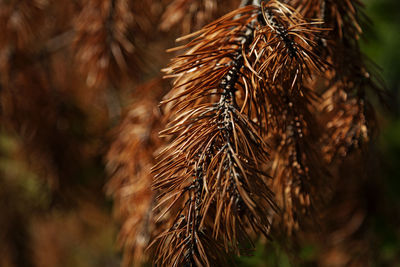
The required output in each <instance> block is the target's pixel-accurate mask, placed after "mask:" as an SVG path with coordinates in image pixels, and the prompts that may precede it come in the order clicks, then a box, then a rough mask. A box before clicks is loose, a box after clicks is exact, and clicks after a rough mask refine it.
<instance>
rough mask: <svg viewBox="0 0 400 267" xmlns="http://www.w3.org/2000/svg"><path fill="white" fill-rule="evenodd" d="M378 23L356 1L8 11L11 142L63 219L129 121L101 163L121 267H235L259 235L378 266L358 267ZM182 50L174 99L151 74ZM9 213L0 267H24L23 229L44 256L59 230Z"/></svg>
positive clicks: (6, 7)
mask: <svg viewBox="0 0 400 267" xmlns="http://www.w3.org/2000/svg"><path fill="white" fill-rule="evenodd" d="M232 10H233V11H232ZM228 11H231V12H229V13H227V12H228ZM226 13H227V14H226ZM224 14H226V15H224ZM221 15H223V16H222V17H220V16H221ZM217 17H220V18H218V19H216V18H217ZM71 18H74V19H71ZM206 23H209V24H207V25H206V26H204V24H206ZM367 23H368V19H367V18H366V17H365V16H364V14H363V13H362V4H361V2H360V1H358V0H354V1H352V0H338V1H332V0H293V1H285V0H282V1H278V0H271V1H258V0H253V1H251V0H243V1H223V0H220V1H211V0H174V1H153V0H152V1H150V0H149V1H128V0H89V1H46V0H34V1H26V0H22V1H14V0H11V1H0V31H1V33H2V34H1V35H0V99H1V123H2V129H1V132H0V133H3V131H4V133H7V134H12V135H15V136H17V137H18V141H19V142H20V145H21V152H20V153H21V155H22V156H21V158H22V160H21V161H23V162H25V163H27V165H28V166H29V168H31V169H32V170H34V172H35V174H38V175H37V176H35V179H36V180H38V181H40V183H41V184H44V185H46V186H47V187H48V189H49V192H50V195H51V196H50V198H51V202H52V203H55V204H54V205H57V204H59V203H60V202H63V201H59V200H60V199H63V200H64V201H65V200H67V201H71V203H75V204H76V205H83V204H82V203H84V205H89V204H87V203H89V202H90V203H91V202H94V201H95V200H93V199H96V196H97V198H98V195H97V194H99V192H100V191H101V189H100V188H101V187H102V186H103V185H102V184H101V182H98V181H101V178H102V172H101V171H100V172H101V173H100V174H99V172H96V171H94V172H92V168H98V169H101V170H102V169H103V167H104V166H103V165H102V163H101V160H100V158H101V157H102V156H103V154H104V151H105V150H106V147H107V146H108V144H107V143H108V136H107V134H105V133H107V132H108V130H109V129H110V128H111V126H112V124H114V123H115V122H116V121H115V120H117V119H118V118H119V115H120V114H119V113H120V110H122V107H123V106H124V105H125V104H126V103H127V102H129V103H130V104H129V105H128V106H127V107H126V108H124V109H123V110H126V111H125V114H124V115H123V116H122V120H121V122H120V123H118V126H117V127H115V129H114V130H113V132H112V133H113V134H112V138H113V141H112V143H111V145H110V147H109V149H108V152H107V153H106V156H105V158H106V169H107V172H108V174H109V176H110V181H109V182H108V183H107V185H106V191H107V193H108V194H109V195H111V196H112V197H113V199H114V201H115V203H114V211H115V215H116V218H117V219H118V220H119V221H120V222H121V230H120V233H119V237H118V243H119V245H120V246H121V247H123V250H124V259H123V263H122V264H123V265H124V266H130V265H132V264H134V265H140V264H142V263H144V262H146V261H148V260H152V261H153V262H154V264H156V265H160V266H224V265H227V264H229V263H230V261H231V259H232V257H233V256H234V255H242V254H247V252H248V248H250V250H251V249H252V248H253V247H254V245H253V243H254V242H255V241H257V239H258V238H259V237H260V234H261V235H262V236H263V238H266V239H268V238H271V237H272V238H273V237H275V236H277V235H278V233H284V235H286V236H289V237H290V242H288V243H291V242H293V243H295V242H297V241H298V240H301V238H307V237H308V238H316V237H315V233H310V232H311V231H313V230H315V229H316V228H317V225H318V229H320V231H321V233H323V234H324V236H325V238H324V240H323V243H324V244H321V247H322V248H323V253H322V254H321V255H322V256H321V258H320V259H319V262H320V264H326V261H327V259H328V260H330V259H331V258H330V256H329V255H340V257H339V258H340V259H341V261H338V262H339V263H338V265H340V264H343V265H346V264H352V263H353V264H367V262H368V261H367V260H365V261H363V259H364V258H363V257H355V255H357V254H359V255H366V254H368V252H366V251H367V250H368V249H369V248H368V246H367V245H365V246H364V245H363V248H366V250H358V249H356V248H355V247H356V245H357V244H364V242H368V238H367V237H365V232H363V229H362V226H363V225H364V224H365V223H366V220H367V219H366V215H365V214H366V208H365V206H364V204H365V203H363V202H362V201H360V199H361V198H362V194H363V192H362V190H361V189H360V188H359V186H364V183H363V181H362V180H361V179H359V178H357V176H358V175H360V176H362V174H360V173H362V171H361V170H362V168H363V167H362V166H364V164H366V162H367V161H366V160H365V159H366V155H367V154H368V149H369V146H370V144H371V142H372V141H373V139H374V136H375V128H376V122H375V116H374V109H373V107H372V105H371V104H370V103H369V100H368V97H367V95H368V92H369V91H372V92H374V93H376V94H377V95H378V96H379V97H381V96H382V95H383V94H382V90H381V86H380V83H379V79H378V77H377V76H376V75H375V74H374V71H372V70H371V68H370V66H368V64H367V63H368V60H367V59H366V58H365V56H364V55H363V54H362V52H361V51H360V48H359V44H358V39H359V38H360V36H361V34H362V29H363V28H364V27H365V26H366V25H368V24H367ZM192 31H194V32H193V33H190V34H188V33H189V32H192ZM167 32H168V33H167ZM176 32H180V33H182V32H183V33H185V34H187V35H186V36H184V37H181V38H178V40H177V41H178V42H185V43H183V44H182V45H180V46H178V47H176V48H173V49H170V50H169V52H174V53H175V58H174V59H172V61H171V63H170V64H169V65H168V66H167V67H166V68H165V69H164V73H165V78H171V79H172V87H171V89H170V90H169V91H168V90H166V87H169V86H167V84H166V82H164V81H162V80H161V78H160V77H159V73H158V72H157V73H151V70H150V69H151V68H149V67H151V65H153V66H156V65H158V64H164V63H165V62H163V63H160V62H162V61H163V60H164V57H165V56H164V55H163V54H161V53H158V51H159V50H161V49H164V47H166V46H168V45H170V43H171V40H170V39H171V38H170V37H171V36H173V34H174V33H176ZM164 61H165V60H164ZM157 68H158V67H157ZM132 92H133V93H132ZM163 96H164V98H163ZM125 99H132V101H130V100H129V101H126V100H125ZM160 100H162V101H161V105H160V107H159V106H158V104H159V102H160ZM159 133H160V134H159ZM355 165H359V168H360V169H361V170H354V172H349V169H351V166H355ZM84 166H85V167H87V169H90V170H86V169H85V171H87V173H89V174H86V173H83V171H82V169H84ZM0 175H1V177H0V178H2V177H5V178H7V177H13V176H12V175H9V173H7V172H5V173H2V171H1V170H0ZM87 176H90V177H95V179H96V181H97V183H96V182H93V180H90V179H89V182H88V181H87V180H86V179H87ZM349 177H351V178H352V181H350V179H349ZM86 182H87V183H89V184H90V186H92V187H90V189H87V190H85V189H82V186H81V185H82V184H85V183H86ZM0 184H1V185H2V188H3V185H4V188H5V189H4V190H3V189H2V190H0V200H1V199H8V198H10V199H11V200H13V201H14V200H15V202H16V203H18V201H17V198H15V196H14V195H15V194H16V193H14V192H18V190H17V189H14V184H13V183H12V182H10V179H8V180H7V179H4V180H0ZM93 184H94V185H93ZM8 188H9V189H10V192H8V190H7V189H8ZM75 192H77V193H75ZM353 195H356V196H357V197H353ZM3 206H4V207H2V209H4V213H5V214H6V216H10V218H11V219H10V220H4V219H0V223H1V225H2V226H4V229H16V230H15V231H18V232H20V233H21V236H22V237H20V236H18V235H13V234H7V235H4V236H5V239H7V240H6V241H4V240H0V251H5V253H8V254H10V257H8V258H4V260H3V261H4V262H6V263H7V264H8V262H12V261H14V262H16V263H15V264H16V265H18V262H17V261H18V258H17V257H16V255H17V254H16V251H19V250H21V255H23V259H22V260H26V262H27V263H30V262H31V261H32V256H31V255H30V252H29V249H28V247H27V245H26V244H25V243H24V242H26V243H27V244H28V242H29V240H30V235H29V233H28V232H27V231H25V230H24V229H22V228H23V224H21V221H22V220H26V221H27V222H35V225H36V227H37V229H39V230H40V232H43V235H44V236H45V237H43V240H41V237H40V234H38V235H36V236H34V239H35V241H34V242H37V243H38V244H39V245H38V246H42V245H43V246H49V244H52V243H51V242H49V240H47V239H46V238H48V239H50V238H52V237H54V236H55V235H57V233H56V232H57V230H54V229H53V228H52V227H56V228H57V227H58V226H57V225H59V224H60V222H59V221H58V220H57V219H54V218H52V219H49V220H48V221H47V219H46V218H45V219H43V221H40V220H34V219H33V217H34V216H35V215H34V214H35V213H37V212H38V211H37V210H32V211H31V212H32V214H30V213H29V212H27V211H26V210H24V209H19V208H16V209H10V208H8V207H7V206H6V205H3ZM89 206H90V205H89ZM90 207H91V208H88V211H90V214H93V216H95V217H96V216H97V217H96V218H100V217H102V216H103V215H102V214H103V213H104V211H102V210H96V208H93V207H92V206H90ZM49 209H52V207H49ZM64 212H65V213H64V216H67V217H68V215H67V214H69V213H68V212H67V211H66V210H64ZM83 213H84V212H83ZM96 214H97V215H96ZM353 214H355V215H353ZM88 216H89V215H87V216H86V217H85V216H83V217H85V220H88V218H87V217H88ZM61 217H62V218H64V217H63V216H61ZM89 217H90V216H89ZM341 217H343V218H349V223H345V222H344V220H343V218H341ZM66 220H67V219H66ZM60 221H61V220H60ZM67 221H68V220H67ZM78 221H79V220H78V219H76V218H74V219H72V221H71V223H72V224H74V225H75V224H76V228H77V229H84V227H83V226H82V225H79V224H80V223H79V222H78ZM91 223H93V222H91ZM91 223H90V224H91ZM47 225H48V227H47ZM104 225H106V223H104ZM319 225H321V227H319ZM13 226H14V227H15V228H13ZM2 228H3V227H2ZM47 228H48V229H47ZM100 228H101V227H100ZM310 229H311V230H310ZM53 231H54V232H53ZM83 232H84V231H83V230H82V231H81V232H80V233H79V234H77V235H81V234H82V235H83V234H84V233H83ZM46 236H49V237H46ZM8 240H9V241H8ZM7 242H9V243H10V244H6V243H7ZM61 246H62V245H60V247H61ZM288 246H290V245H288ZM57 249H58V248H57ZM54 251H55V252H54V258H53V259H50V258H49V262H56V261H57V259H58V258H57V257H60V258H62V257H61V256H59V255H62V253H61V252H59V251H56V248H54ZM35 253H36V254H35V255H36V257H38V258H44V257H45V256H43V255H42V254H40V253H37V250H36V251H35ZM324 257H326V258H324ZM353 259H354V260H353ZM10 264H12V263H10ZM50 265H51V263H50Z"/></svg>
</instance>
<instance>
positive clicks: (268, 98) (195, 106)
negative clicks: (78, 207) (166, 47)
mask: <svg viewBox="0 0 400 267" xmlns="http://www.w3.org/2000/svg"><path fill="white" fill-rule="evenodd" d="M319 24H320V22H306V21H305V20H303V19H302V17H301V16H300V14H298V13H297V12H296V11H295V10H294V9H292V8H290V7H289V6H287V5H284V4H282V3H280V2H278V1H269V2H268V3H265V2H263V3H262V4H261V6H246V7H243V8H240V9H237V10H235V11H234V12H231V13H229V14H227V15H226V16H224V17H222V18H220V19H218V20H216V21H215V22H213V23H211V24H209V25H207V26H206V27H204V28H203V29H201V30H200V31H198V32H195V33H193V34H190V35H188V36H186V37H184V38H180V40H185V39H191V41H189V42H188V44H186V45H184V46H181V47H178V48H175V49H173V50H180V49H186V52H185V53H184V54H183V55H182V56H178V57H177V58H175V59H174V60H173V61H172V63H171V64H170V66H169V67H168V68H167V69H166V72H167V73H168V77H174V78H175V80H174V86H173V88H172V90H171V91H170V92H169V94H168V95H167V97H166V100H165V101H164V102H163V103H164V105H165V113H166V117H167V118H168V120H169V125H168V126H167V128H166V129H165V130H164V131H163V132H162V133H161V134H162V135H163V136H170V137H172V140H171V142H170V144H169V145H168V146H167V147H166V148H165V149H164V150H163V152H162V153H161V154H160V156H159V162H158V163H157V165H156V166H155V167H154V172H155V173H156V176H155V181H154V185H153V186H154V189H155V190H156V191H159V194H158V199H157V200H158V206H159V207H161V208H162V210H163V213H162V214H170V213H172V214H171V215H169V216H170V218H172V221H171V223H170V229H169V230H167V231H166V232H165V233H163V234H161V235H160V236H159V237H158V239H159V240H158V241H157V243H158V255H159V256H158V257H157V260H156V262H157V263H160V264H161V265H165V266H181V265H184V264H188V265H196V266H214V265H215V264H221V262H224V258H223V255H224V254H223V252H227V253H232V252H233V253H236V254H239V253H240V251H241V250H240V248H241V246H242V245H244V244H246V242H247V243H249V242H250V243H251V234H252V231H255V232H259V233H263V234H264V235H265V236H268V232H269V230H270V224H271V219H272V217H273V216H275V212H276V211H277V209H278V208H277V206H276V204H275V202H274V196H273V193H272V191H271V188H270V186H269V184H271V182H270V181H269V174H268V173H267V172H266V170H267V169H268V168H267V166H268V165H269V164H270V163H269V161H268V154H269V150H270V149H269V148H268V146H267V145H266V143H265V141H270V140H271V139H277V136H281V137H282V139H281V140H279V143H280V144H282V145H281V149H277V152H275V151H274V158H275V159H274V162H273V167H272V168H273V172H274V173H277V175H278V176H280V177H281V178H275V179H276V180H277V181H278V182H277V183H278V184H277V185H273V186H274V189H275V188H276V189H275V191H277V192H278V193H279V194H283V193H284V194H286V195H287V194H289V196H288V197H290V198H292V199H293V198H296V200H293V201H296V202H298V203H300V204H299V205H301V206H302V207H303V209H305V208H306V207H308V206H310V205H311V204H310V202H311V200H310V196H309V193H311V190H310V189H309V188H308V187H311V186H312V182H313V181H312V178H311V175H317V173H315V174H314V173H312V174H309V173H311V172H312V171H314V170H319V169H321V168H322V164H321V162H320V161H319V160H318V157H317V156H314V155H313V154H312V149H310V147H309V146H310V142H309V141H307V140H308V139H307V138H312V137H313V135H312V134H311V131H312V129H313V127H315V126H314V125H313V119H314V118H313V116H312V115H311V112H310V110H309V107H308V105H307V104H308V103H310V102H311V100H312V99H313V97H314V96H313V93H312V92H311V91H310V89H308V88H307V87H305V86H304V85H303V81H304V80H307V79H310V78H312V77H313V76H314V75H315V73H318V72H319V71H320V70H322V69H323V68H324V62H323V60H322V59H320V58H319V57H318V56H317V55H316V54H315V53H314V52H313V51H314V50H315V47H316V45H317V44H316V42H315V39H316V38H317V37H318V36H319V35H320V33H321V31H322V29H321V27H318V26H319ZM285 136H286V137H285ZM305 136H307V137H305ZM274 149H275V147H274ZM279 159H281V160H282V162H283V163H281V161H280V160H279ZM278 169H279V170H278ZM282 170H284V173H279V172H281V171H282ZM280 188H283V189H280ZM286 195H285V196H283V197H282V199H283V201H282V203H279V204H280V205H279V206H280V207H282V208H283V209H284V211H285V212H291V213H293V212H294V211H295V210H297V209H298V207H297V206H296V205H294V204H292V203H291V202H289V201H292V200H287V198H288V197H286ZM292 217H295V216H294V215H292ZM293 220H295V218H291V219H290V220H289V219H286V223H287V225H288V227H291V228H293V224H294V223H293V222H292V221H293ZM176 248H179V249H176ZM221 249H224V251H221Z"/></svg>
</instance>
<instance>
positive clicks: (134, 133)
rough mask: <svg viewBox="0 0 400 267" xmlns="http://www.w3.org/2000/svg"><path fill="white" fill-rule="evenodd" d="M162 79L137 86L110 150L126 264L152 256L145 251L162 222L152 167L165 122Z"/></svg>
mask: <svg viewBox="0 0 400 267" xmlns="http://www.w3.org/2000/svg"><path fill="white" fill-rule="evenodd" d="M164 88H165V86H164V83H163V82H162V81H161V80H160V79H155V80H154V81H151V82H148V83H147V84H145V85H142V86H140V87H139V88H136V92H137V94H139V95H140V96H136V98H137V99H136V100H135V101H134V103H132V104H131V105H130V107H128V109H127V110H128V112H127V114H126V115H125V117H124V119H123V121H122V123H121V125H120V126H119V127H117V128H116V129H115V135H116V138H115V141H114V142H113V144H112V145H111V147H110V150H109V151H108V154H107V169H108V172H109V173H110V176H111V177H112V179H111V180H110V182H109V183H108V185H107V192H108V194H112V195H113V197H114V200H115V204H114V206H115V210H116V213H117V217H118V219H119V220H121V221H122V222H123V225H122V229H121V231H120V234H119V243H120V245H121V246H123V248H124V259H123V266H130V264H132V263H133V264H135V265H140V264H142V263H143V262H145V261H146V260H148V258H149V253H150V252H151V251H145V249H146V248H147V246H148V245H149V244H150V242H151V240H152V239H153V238H154V237H155V235H156V234H158V233H159V232H160V230H159V229H161V225H160V224H157V223H156V221H155V216H156V215H157V213H153V212H152V210H153V208H154V193H153V192H152V191H151V183H152V180H153V177H152V174H151V171H150V169H151V167H152V165H153V164H154V156H153V155H154V150H156V149H157V148H158V147H159V146H160V140H159V139H158V136H157V133H158V131H159V130H160V128H161V126H162V122H161V114H160V112H159V109H158V108H157V104H158V101H159V99H160V97H159V96H160V95H161V94H162V93H163V91H164Z"/></svg>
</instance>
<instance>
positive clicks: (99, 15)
mask: <svg viewBox="0 0 400 267" xmlns="http://www.w3.org/2000/svg"><path fill="white" fill-rule="evenodd" d="M131 2H132V1H127V0H111V1H110V0H89V1H84V5H83V7H82V11H81V13H80V14H79V16H78V17H77V19H76V22H75V29H76V37H75V41H74V42H75V48H76V59H77V61H78V62H79V64H80V69H81V72H82V73H83V74H85V77H86V82H87V85H88V86H89V87H98V86H100V85H103V86H104V83H111V84H112V85H115V84H116V83H117V82H119V81H120V79H121V78H125V77H124V76H121V74H124V73H132V74H134V73H135V70H137V69H138V58H137V54H136V53H137V51H136V49H137V47H136V46H135V44H134V40H133V33H132V31H133V28H134V26H135V15H134V13H133V10H132V9H133V6H132V5H133V4H132V3H131ZM138 12H140V11H138Z"/></svg>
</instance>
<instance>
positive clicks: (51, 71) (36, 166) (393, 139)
mask: <svg viewBox="0 0 400 267" xmlns="http://www.w3.org/2000/svg"><path fill="white" fill-rule="evenodd" d="M116 2H117V1H94V0H89V1H78V0H75V1H50V0H49V1H47V0H29V1H28V0H20V1H14V0H9V1H7V0H0V30H1V36H0V95H1V106H0V112H1V115H0V116H1V128H0V266H7V267H8V266H9V267H20V266H21V267H23V266H32V267H33V266H35V267H36V266H38V267H39V266H40V267H41V266H43V267H53V266H60V267H64V266H65V267H70V266H77V267H80V266H82V267H91V266H93V267H94V266H111V267H112V266H120V264H121V261H122V252H121V250H120V245H119V242H117V240H118V232H119V228H120V226H121V225H120V223H119V222H118V220H116V219H115V218H116V217H117V218H118V216H120V215H118V213H119V212H118V211H115V209H114V211H113V202H112V198H111V196H110V194H107V192H108V191H109V190H108V189H109V188H110V186H108V181H109V177H108V175H107V173H106V163H105V162H106V160H105V158H106V155H107V151H108V150H109V147H110V145H111V143H112V142H113V140H114V139H115V136H116V134H115V131H114V130H113V129H115V128H116V127H117V126H118V125H119V123H120V121H121V118H122V117H124V114H126V113H127V110H128V109H127V107H129V106H130V105H132V103H135V102H134V101H136V100H137V99H140V98H142V97H143V95H152V94H154V95H155V96H154V97H153V98H154V99H157V98H160V96H161V95H162V94H163V92H165V91H166V90H167V89H168V85H165V83H164V82H162V81H161V80H160V79H159V77H160V71H159V70H160V69H161V68H162V67H164V66H165V65H166V64H167V63H168V60H169V59H168V58H169V57H170V56H169V55H168V54H167V53H166V52H165V50H166V49H167V48H170V47H173V46H174V41H173V40H174V39H175V38H176V37H178V36H179V35H181V34H182V33H187V32H189V31H191V30H193V29H195V28H196V27H197V26H198V25H201V24H204V22H206V21H208V20H209V18H207V17H206V16H205V15H204V16H201V14H200V15H199V16H197V20H196V21H194V22H193V21H190V20H191V18H186V17H185V15H189V14H181V13H177V14H174V16H172V17H173V18H171V19H169V20H167V19H166V17H165V16H162V14H165V12H168V10H166V6H167V4H166V3H168V1H161V0H160V1H133V2H134V3H133V4H129V5H128V4H127V3H128V2H129V1H119V2H118V3H119V4H116ZM237 2H238V1H232V5H226V6H224V7H223V8H220V9H218V10H217V11H215V14H214V15H220V14H224V13H225V12H226V11H229V9H232V8H234V7H235V6H237ZM364 3H365V6H366V13H367V15H368V16H369V17H370V18H371V21H372V23H371V27H370V28H368V29H366V30H365V32H364V36H363V39H362V40H361V41H362V49H363V51H364V52H365V53H366V54H367V55H368V57H369V58H370V59H371V60H372V61H373V62H375V63H376V64H377V65H378V67H379V68H380V73H381V75H382V78H383V80H384V81H385V84H386V87H387V89H388V91H390V94H391V97H390V101H389V102H390V103H388V106H389V107H383V106H382V105H380V104H379V103H378V101H376V103H375V104H376V105H375V106H376V107H377V109H378V115H377V116H378V121H379V122H380V126H379V127H380V131H379V132H380V134H379V136H377V138H376V147H374V148H373V149H372V151H373V154H372V158H373V162H374V165H376V166H375V167H376V168H374V170H375V171H374V173H372V174H371V175H370V176H371V177H372V178H369V179H368V180H366V181H363V182H362V184H355V185H354V184H351V185H350V186H353V187H356V189H357V192H358V193H357V195H356V196H354V201H355V202H356V203H357V205H358V204H359V203H362V204H361V205H362V207H363V208H362V211H360V212H358V210H357V209H352V210H350V211H348V212H349V213H351V214H354V216H350V217H351V221H350V222H351V223H349V224H346V227H343V229H338V231H337V232H335V237H338V236H341V235H342V236H345V237H346V238H344V237H343V238H336V239H335V240H334V241H333V243H332V244H333V245H332V247H328V246H322V244H320V243H319V242H318V241H316V240H315V239H314V238H313V237H312V235H310V236H308V237H307V235H305V237H304V238H302V239H301V240H303V241H304V242H301V243H300V244H299V248H298V249H297V250H296V253H294V254H295V255H293V254H292V253H290V252H288V249H287V248H285V247H282V245H281V244H282V243H284V242H270V243H269V245H264V243H263V242H260V243H259V244H257V250H256V251H255V253H254V257H249V258H246V257H244V258H241V259H237V260H236V261H237V263H238V265H239V266H260V267H261V266H282V267H284V266H292V265H291V262H296V265H299V266H349V265H351V266H362V265H359V263H358V262H359V261H352V260H351V259H349V257H350V258H352V257H355V256H354V255H358V256H360V257H361V256H363V255H366V254H367V255H368V257H369V258H370V260H369V261H368V263H369V264H370V265H371V266H400V117H399V115H400V106H399V104H400V49H399V47H400V35H399V29H400V2H399V1H396V0H365V1H364ZM128 10H133V11H134V12H128ZM139 11H140V12H139ZM190 12H195V11H190ZM131 13H134V14H137V15H135V17H131V15H130V14H131ZM204 14H207V13H204ZM169 17H171V14H170V15H169ZM179 17H180V18H179ZM182 17H183V18H182ZM149 18H151V19H149ZM174 18H176V21H181V22H182V23H177V22H176V21H174ZM127 25H128V26H129V27H127ZM127 28H129V29H131V30H129V31H128V30H127ZM130 44H134V46H132V45H130ZM107 50H109V51H111V56H110V55H108V54H107V53H106V52H105V51H107ZM371 64H372V63H371ZM158 100H159V99H158ZM138 153H140V152H139V151H138ZM111 191H112V190H111ZM116 213H117V214H116ZM356 215H357V216H356ZM359 218H361V219H359ZM358 219H359V220H360V221H362V222H359V221H358ZM336 223H339V224H340V221H339V222H336ZM343 225H345V224H343ZM353 228H354V229H353ZM278 243H279V244H280V245H279V244H278ZM349 251H352V253H353V254H350V253H348V252H349ZM297 263H298V264H297Z"/></svg>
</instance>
